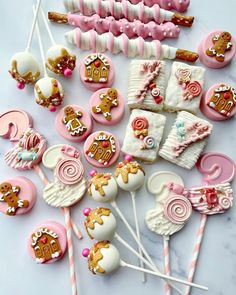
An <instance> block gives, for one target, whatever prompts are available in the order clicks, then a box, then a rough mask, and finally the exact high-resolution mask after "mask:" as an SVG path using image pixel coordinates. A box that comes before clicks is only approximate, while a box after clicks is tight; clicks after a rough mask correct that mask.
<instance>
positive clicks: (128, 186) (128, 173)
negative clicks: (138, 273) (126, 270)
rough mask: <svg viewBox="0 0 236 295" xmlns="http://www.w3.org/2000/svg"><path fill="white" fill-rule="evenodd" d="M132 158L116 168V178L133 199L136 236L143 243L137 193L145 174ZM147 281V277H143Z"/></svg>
mask: <svg viewBox="0 0 236 295" xmlns="http://www.w3.org/2000/svg"><path fill="white" fill-rule="evenodd" d="M132 160H133V159H132V156H130V155H126V156H125V161H123V162H120V163H119V164H118V166H117V167H116V171H115V177H116V181H117V183H118V186H119V187H120V188H121V189H123V190H125V191H128V192H130V195H131V199H132V206H133V214H134V223H135V227H136V235H137V237H138V239H139V241H140V242H141V238H140V230H139V223H138V217H137V209H136V200H135V199H136V191H137V190H138V189H139V188H140V187H141V186H143V184H144V181H145V172H144V170H143V167H142V166H141V165H140V164H138V163H137V162H133V161H132ZM139 254H140V255H142V251H141V248H140V247H139ZM140 266H141V267H142V268H143V263H142V261H141V260H140ZM143 280H145V277H143Z"/></svg>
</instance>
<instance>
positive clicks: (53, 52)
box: [46, 44, 74, 59]
mask: <svg viewBox="0 0 236 295" xmlns="http://www.w3.org/2000/svg"><path fill="white" fill-rule="evenodd" d="M62 49H66V51H67V52H68V53H69V54H70V55H74V54H73V53H72V52H71V50H70V49H69V48H68V47H65V46H62V45H58V44H56V45H53V46H51V47H50V48H49V49H48V51H47V53H46V59H48V58H51V59H56V58H58V57H60V56H61V50H62Z"/></svg>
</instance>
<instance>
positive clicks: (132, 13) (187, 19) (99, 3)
mask: <svg viewBox="0 0 236 295" xmlns="http://www.w3.org/2000/svg"><path fill="white" fill-rule="evenodd" d="M64 5H65V8H66V9H67V10H68V11H70V12H81V14H84V15H86V16H91V15H94V14H95V13H96V14H98V15H100V16H101V17H105V16H108V15H112V16H114V17H115V18H116V19H121V18H126V19H127V20H129V21H134V20H135V19H139V20H140V21H142V22H143V23H147V22H149V21H152V20H153V21H155V22H156V23H157V24H161V23H163V22H165V21H171V22H173V23H174V24H176V25H181V26H185V27H191V26H192V24H193V21H194V17H192V16H185V15H181V14H178V13H173V12H170V11H167V10H164V9H160V7H159V5H158V4H155V5H153V7H151V8H150V7H148V6H145V5H144V4H143V3H139V4H137V5H133V4H131V3H130V2H128V1H126V0H122V1H121V3H119V2H116V1H115V0H109V1H103V0H80V1H78V0H64Z"/></svg>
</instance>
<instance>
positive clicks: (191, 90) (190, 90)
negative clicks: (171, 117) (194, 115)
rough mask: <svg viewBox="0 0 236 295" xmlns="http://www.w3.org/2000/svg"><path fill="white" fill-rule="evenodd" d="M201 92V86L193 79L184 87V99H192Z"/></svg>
mask: <svg viewBox="0 0 236 295" xmlns="http://www.w3.org/2000/svg"><path fill="white" fill-rule="evenodd" d="M201 92H202V86H201V84H200V83H199V82H198V81H193V82H190V83H188V84H187V86H186V89H185V90H184V91H183V98H184V100H192V99H193V98H194V97H198V96H199V95H200V94H201Z"/></svg>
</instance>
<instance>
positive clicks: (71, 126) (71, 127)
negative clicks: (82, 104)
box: [62, 106, 87, 136]
mask: <svg viewBox="0 0 236 295" xmlns="http://www.w3.org/2000/svg"><path fill="white" fill-rule="evenodd" d="M64 114H65V116H64V117H63V119H62V122H63V123H64V124H65V125H66V127H67V129H68V131H69V133H70V134H71V135H72V136H75V135H82V134H84V133H85V132H86V130H87V127H86V126H85V125H84V123H83V122H82V121H80V118H81V117H83V113H82V112H80V111H75V110H74V109H73V107H71V106H68V107H66V108H65V109H64Z"/></svg>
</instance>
